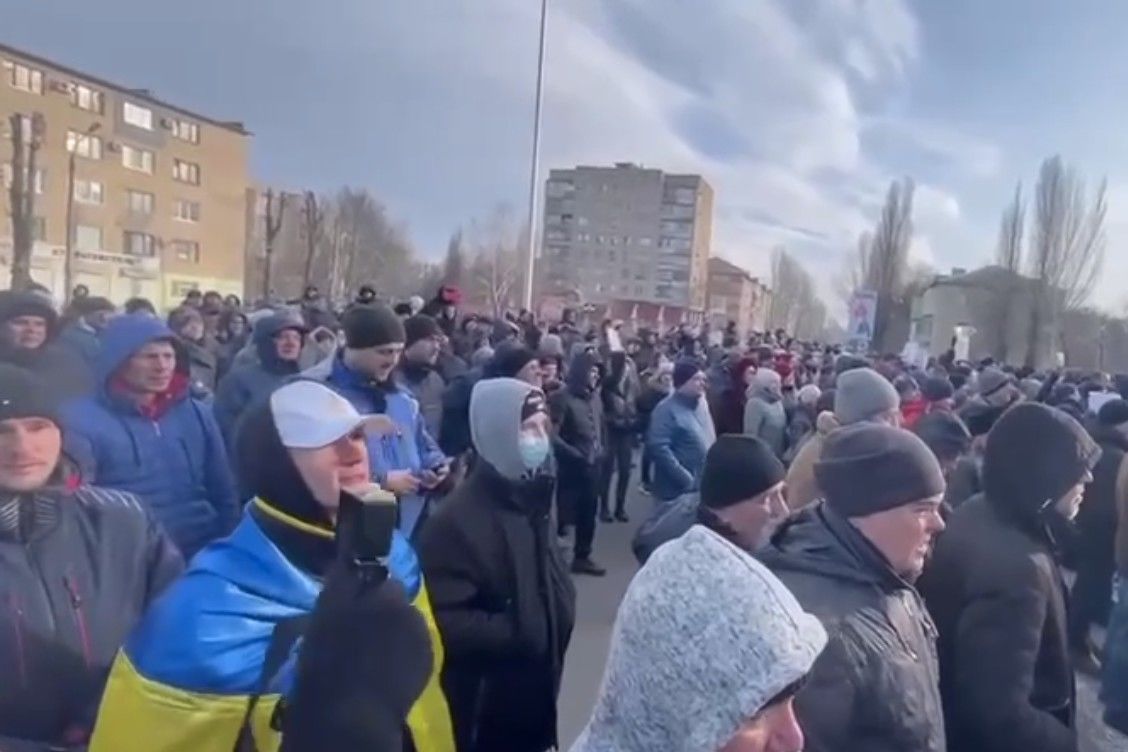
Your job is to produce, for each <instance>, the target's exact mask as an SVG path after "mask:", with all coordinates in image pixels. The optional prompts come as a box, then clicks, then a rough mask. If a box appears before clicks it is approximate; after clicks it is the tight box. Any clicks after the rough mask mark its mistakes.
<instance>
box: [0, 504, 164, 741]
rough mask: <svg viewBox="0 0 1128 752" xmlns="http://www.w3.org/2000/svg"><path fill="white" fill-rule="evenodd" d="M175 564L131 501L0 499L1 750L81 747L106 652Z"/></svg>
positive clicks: (101, 684)
mask: <svg viewBox="0 0 1128 752" xmlns="http://www.w3.org/2000/svg"><path fill="white" fill-rule="evenodd" d="M183 566H184V564H183V562H182V561H181V558H180V555H179V553H177V551H176V549H175V548H174V547H173V545H172V543H171V542H170V541H169V539H168V538H167V537H166V536H165V534H164V533H163V532H162V531H161V530H160V529H159V528H158V527H157V525H156V523H155V522H154V521H153V520H152V518H151V516H150V515H149V513H148V512H146V511H145V509H144V507H143V506H142V504H141V502H140V501H138V499H137V497H135V496H133V495H131V494H127V493H121V492H118V491H111V490H108V489H101V488H90V487H80V488H79V489H78V490H77V491H74V492H70V491H66V490H63V489H49V490H44V491H41V492H37V493H34V494H21V495H19V496H8V497H6V498H5V499H4V500H2V501H0V677H2V678H0V749H2V750H8V749H16V750H46V749H48V747H49V746H50V745H55V744H57V745H59V746H60V747H61V748H64V749H66V748H70V747H71V746H76V747H77V746H79V745H82V744H85V740H86V737H87V736H88V735H89V733H90V730H91V729H92V727H93V722H94V717H95V712H96V711H97V707H98V702H99V700H100V698H101V695H102V689H103V687H104V686H105V682H106V676H107V674H108V672H109V669H110V663H111V662H112V661H113V659H114V655H115V654H116V653H117V650H118V648H119V647H120V646H121V644H122V642H123V641H124V640H125V637H126V635H127V634H128V633H129V631H130V629H132V627H133V625H134V623H135V622H137V620H138V619H139V618H140V616H141V614H142V613H143V612H144V611H145V608H146V607H147V606H148V604H149V603H150V601H152V600H153V598H154V597H155V596H156V595H157V594H158V593H159V592H160V591H161V590H162V589H163V588H164V587H165V586H166V585H167V584H168V583H169V582H171V581H172V580H173V579H175V578H176V577H177V576H178V575H179V574H180V571H181V570H182V569H183ZM51 748H54V747H51Z"/></svg>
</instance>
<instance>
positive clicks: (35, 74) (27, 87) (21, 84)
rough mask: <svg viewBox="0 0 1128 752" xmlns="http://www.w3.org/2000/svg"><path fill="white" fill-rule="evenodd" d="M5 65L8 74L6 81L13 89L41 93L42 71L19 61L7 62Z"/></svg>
mask: <svg viewBox="0 0 1128 752" xmlns="http://www.w3.org/2000/svg"><path fill="white" fill-rule="evenodd" d="M6 67H7V68H8V74H9V75H8V82H9V83H11V84H12V88H13V89H19V90H20V91H27V92H31V93H32V94H42V93H43V71H41V70H39V69H38V68H31V67H28V66H26V65H20V64H19V63H8V64H7V65H6Z"/></svg>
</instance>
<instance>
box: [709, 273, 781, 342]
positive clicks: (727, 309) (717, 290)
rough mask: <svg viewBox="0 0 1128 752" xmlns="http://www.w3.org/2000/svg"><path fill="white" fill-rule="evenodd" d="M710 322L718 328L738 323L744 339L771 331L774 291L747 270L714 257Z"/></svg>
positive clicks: (710, 292) (740, 334) (737, 325)
mask: <svg viewBox="0 0 1128 752" xmlns="http://www.w3.org/2000/svg"><path fill="white" fill-rule="evenodd" d="M708 297H709V302H708V305H707V307H706V312H707V313H708V320H709V321H710V322H711V323H712V324H713V325H714V326H716V327H724V326H726V325H727V324H728V322H730V321H735V322H736V331H737V334H738V335H739V336H740V337H741V339H743V338H744V337H746V336H748V333H749V332H762V331H764V330H765V329H766V328H767V316H768V308H769V306H770V302H771V291H770V290H769V289H768V288H767V286H766V285H764V284H763V283H762V282H761V281H760V280H759V279H758V278H756V277H753V276H752V275H751V274H749V273H748V271H747V270H745V269H742V268H741V267H739V266H737V265H736V264H733V263H731V262H728V261H725V260H724V259H723V258H720V257H717V256H713V257H711V258H710V259H709V284H708Z"/></svg>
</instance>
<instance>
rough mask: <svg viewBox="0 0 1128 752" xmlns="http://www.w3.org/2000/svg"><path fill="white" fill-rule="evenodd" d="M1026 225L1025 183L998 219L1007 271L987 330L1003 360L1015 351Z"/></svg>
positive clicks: (999, 259) (998, 257)
mask: <svg viewBox="0 0 1128 752" xmlns="http://www.w3.org/2000/svg"><path fill="white" fill-rule="evenodd" d="M1025 225H1026V204H1025V203H1024V202H1023V200H1022V183H1019V184H1018V185H1016V186H1015V188H1014V198H1013V199H1012V200H1011V202H1010V203H1009V204H1008V205H1007V207H1006V208H1005V209H1004V210H1003V218H1002V220H1001V222H1000V223H999V243H998V246H997V247H996V248H995V263H996V264H997V265H998V266H1000V267H1001V268H1003V269H1005V270H1006V271H1007V275H1006V276H1005V277H1003V278H1002V279H1001V288H1000V289H999V290H998V291H997V295H995V296H994V299H993V301H992V304H993V305H992V307H993V309H994V310H993V311H992V315H991V317H990V322H989V324H988V326H990V328H991V331H988V332H984V334H986V335H988V336H989V337H990V339H989V341H991V342H992V343H994V348H993V349H994V352H993V355H994V356H995V357H996V358H998V359H999V360H1000V361H1002V362H1004V363H1006V362H1009V359H1010V356H1011V354H1012V348H1011V342H1010V330H1011V323H1012V321H1011V320H1012V318H1013V316H1014V311H1013V309H1014V305H1015V299H1016V296H1017V294H1018V291H1019V289H1020V287H1021V280H1020V279H1019V278H1018V275H1019V273H1020V271H1021V270H1022V251H1023V246H1022V241H1023V229H1024V227H1025Z"/></svg>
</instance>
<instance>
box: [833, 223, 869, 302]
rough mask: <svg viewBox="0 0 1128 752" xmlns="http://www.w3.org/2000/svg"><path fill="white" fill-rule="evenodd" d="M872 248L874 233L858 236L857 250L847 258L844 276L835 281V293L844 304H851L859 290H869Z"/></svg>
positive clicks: (843, 271)
mask: <svg viewBox="0 0 1128 752" xmlns="http://www.w3.org/2000/svg"><path fill="white" fill-rule="evenodd" d="M872 246H873V233H870V232H863V233H862V234H860V235H859V236H858V246H857V248H855V249H854V252H853V253H852V254H849V255H848V256H847V257H846V262H845V266H844V268H843V270H842V275H841V276H840V277H838V279H837V280H835V292H836V293H837V294H838V297H839V298H841V299H842V302H843V303H849V302H850V301H851V300H852V299H853V297H854V293H856V292H858V291H859V290H866V289H869V284H870V253H871V247H872Z"/></svg>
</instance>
